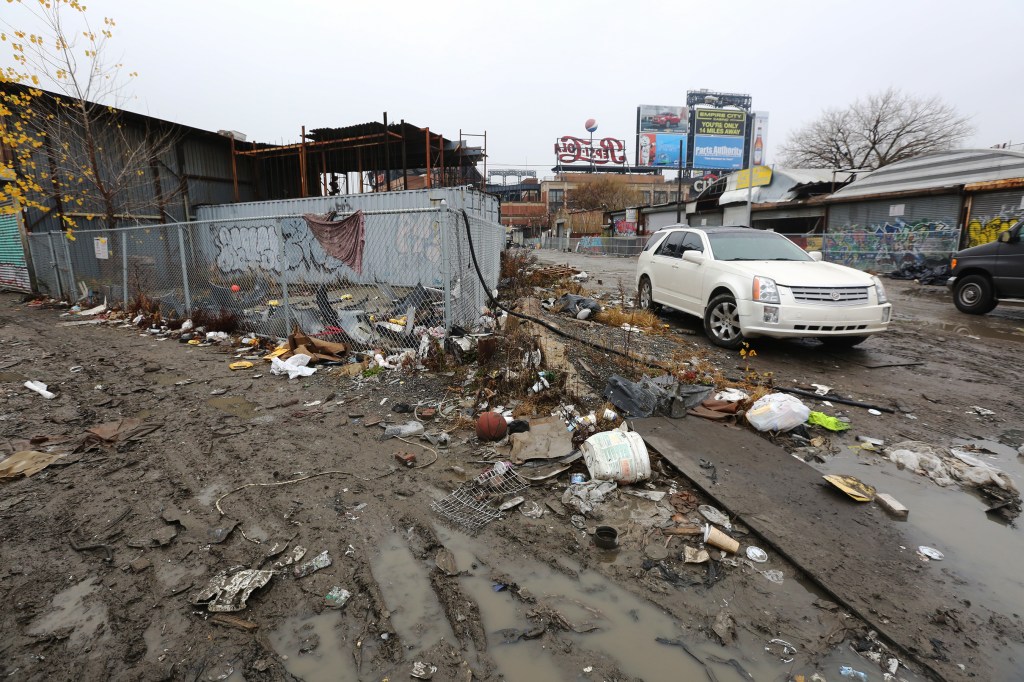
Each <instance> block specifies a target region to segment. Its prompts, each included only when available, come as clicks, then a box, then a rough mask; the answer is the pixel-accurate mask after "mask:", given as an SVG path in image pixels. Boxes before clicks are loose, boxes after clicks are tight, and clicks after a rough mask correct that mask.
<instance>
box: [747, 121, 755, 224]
mask: <svg viewBox="0 0 1024 682" xmlns="http://www.w3.org/2000/svg"><path fill="white" fill-rule="evenodd" d="M750 117H751V112H750V111H747V125H748V126H749V125H750V123H751V121H750ZM751 132H753V131H751ZM747 159H748V161H747V227H753V226H754V204H753V201H754V136H753V135H751V136H750V149H749V150H747Z"/></svg>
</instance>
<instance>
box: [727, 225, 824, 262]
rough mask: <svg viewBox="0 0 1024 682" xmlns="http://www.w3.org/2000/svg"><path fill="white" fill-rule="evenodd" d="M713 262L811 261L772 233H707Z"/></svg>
mask: <svg viewBox="0 0 1024 682" xmlns="http://www.w3.org/2000/svg"><path fill="white" fill-rule="evenodd" d="M708 240H709V241H710V242H711V251H712V253H714V255H715V260H798V261H799V260H813V259H812V258H811V257H810V256H808V255H807V252H806V251H804V250H803V249H801V248H800V247H799V246H797V245H796V244H794V243H793V242H791V241H789V240H788V239H786V238H785V237H783V236H782V235H779V234H776V233H774V232H709V233H708Z"/></svg>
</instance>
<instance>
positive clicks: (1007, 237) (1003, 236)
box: [997, 230, 1013, 244]
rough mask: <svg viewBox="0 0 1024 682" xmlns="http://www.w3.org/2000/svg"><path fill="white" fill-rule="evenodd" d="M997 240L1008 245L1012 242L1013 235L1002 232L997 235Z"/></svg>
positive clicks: (1007, 231) (1006, 231)
mask: <svg viewBox="0 0 1024 682" xmlns="http://www.w3.org/2000/svg"><path fill="white" fill-rule="evenodd" d="M997 239H998V240H999V241H1000V242H1002V243H1003V244H1009V243H1010V242H1012V241H1013V233H1012V232H1010V231H1009V230H1003V231H1002V232H1000V233H999V237H997Z"/></svg>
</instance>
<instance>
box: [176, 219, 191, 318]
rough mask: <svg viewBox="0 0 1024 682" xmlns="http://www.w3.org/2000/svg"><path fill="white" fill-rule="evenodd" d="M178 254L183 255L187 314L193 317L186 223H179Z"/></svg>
mask: <svg viewBox="0 0 1024 682" xmlns="http://www.w3.org/2000/svg"><path fill="white" fill-rule="evenodd" d="M178 253H179V254H180V255H181V285H182V287H183V288H184V289H185V314H186V315H192V295H191V292H190V291H189V288H188V261H187V260H186V259H185V225H184V223H178Z"/></svg>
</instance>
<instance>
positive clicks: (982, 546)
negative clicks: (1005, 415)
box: [815, 440, 1024, 679]
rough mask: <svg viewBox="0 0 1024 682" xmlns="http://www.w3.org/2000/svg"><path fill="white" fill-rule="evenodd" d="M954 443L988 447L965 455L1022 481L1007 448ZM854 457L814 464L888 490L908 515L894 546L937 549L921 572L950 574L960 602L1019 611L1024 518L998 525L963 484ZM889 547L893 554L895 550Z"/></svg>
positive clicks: (1021, 464) (1023, 464)
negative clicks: (938, 556) (936, 558)
mask: <svg viewBox="0 0 1024 682" xmlns="http://www.w3.org/2000/svg"><path fill="white" fill-rule="evenodd" d="M957 444H959V445H975V446H977V447H980V448H985V449H986V450H989V451H991V453H992V454H986V453H984V452H975V453H973V454H974V455H975V456H976V457H979V458H980V459H983V460H984V461H986V462H989V463H991V464H992V465H993V466H995V467H998V468H999V469H1002V470H1003V471H1004V472H1005V473H1007V474H1009V476H1010V477H1011V478H1013V480H1014V482H1015V483H1016V484H1017V485H1018V487H1020V486H1024V461H1022V460H1020V459H1018V458H1017V454H1016V450H1015V449H1013V448H1009V447H1007V446H1005V445H1002V444H1000V443H997V442H994V441H985V440H970V441H968V440H961V441H958V442H957ZM857 459H858V457H857V455H855V454H852V453H851V454H846V453H842V454H840V455H837V456H836V457H834V458H832V459H830V460H829V461H828V462H827V463H825V464H820V465H815V468H817V469H819V470H820V471H822V472H823V473H845V474H850V473H852V474H855V475H856V476H857V477H858V478H860V479H861V480H862V481H864V482H865V483H868V484H870V485H873V486H875V488H877V489H878V492H884V493H889V494H891V495H892V496H893V497H895V498H896V499H897V500H899V501H900V502H902V503H903V504H904V505H906V506H907V507H908V508H909V509H910V516H909V517H908V519H907V521H906V522H904V523H902V524H901V529H902V531H903V533H904V535H905V537H906V541H907V542H906V546H907V549H906V550H902V551H907V552H914V551H915V550H916V548H917V547H918V546H919V545H927V546H929V547H934V548H936V549H938V550H939V551H940V552H942V553H943V554H944V555H945V559H944V560H943V561H942V562H929V563H928V564H927V565H926V566H925V567H924V569H925V570H927V571H931V572H940V573H942V574H946V575H955V576H957V577H958V579H957V580H956V594H957V596H958V597H959V598H960V599H967V600H970V601H971V602H972V603H973V604H976V605H980V606H982V607H986V608H988V609H992V610H994V611H997V612H1000V613H1002V614H1004V615H1006V616H1007V617H1011V618H1013V615H1014V614H1024V597H1021V595H1022V594H1024V575H1022V574H1021V572H1020V566H1022V565H1024V528H1022V527H1021V525H1022V521H1024V516H1022V517H1020V518H1018V519H1017V521H1016V523H1015V524H1006V523H1005V522H1003V523H1000V522H999V521H998V520H997V519H996V518H995V517H994V515H989V514H986V513H985V509H986V508H988V506H989V503H987V502H986V501H985V500H983V499H980V498H979V497H977V496H975V495H974V494H973V493H971V492H969V491H968V490H966V489H960V488H958V487H956V486H951V487H949V488H942V487H939V486H937V485H935V484H934V483H932V482H931V480H929V479H928V478H927V477H925V476H918V475H917V474H914V473H913V472H910V471H906V470H904V471H900V470H899V469H897V468H896V465H895V464H892V463H890V462H889V461H888V460H883V461H882V462H881V463H880V464H877V465H874V466H862V465H860V464H858V462H857ZM879 459H881V458H879ZM892 550H893V552H900V551H901V550H900V549H899V547H894V548H892ZM951 606H953V605H951ZM1007 646H1008V647H1010V648H1012V649H1014V650H1016V652H1017V656H1018V657H1019V656H1020V655H1024V645H1021V644H1014V643H1007ZM1004 660H1011V659H1009V658H1007V659H1004ZM1003 672H1006V673H1010V672H1013V673H1014V674H1013V675H1009V677H1014V676H1015V674H1016V673H1017V672H1019V671H1003ZM1007 679H1008V678H1007Z"/></svg>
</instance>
